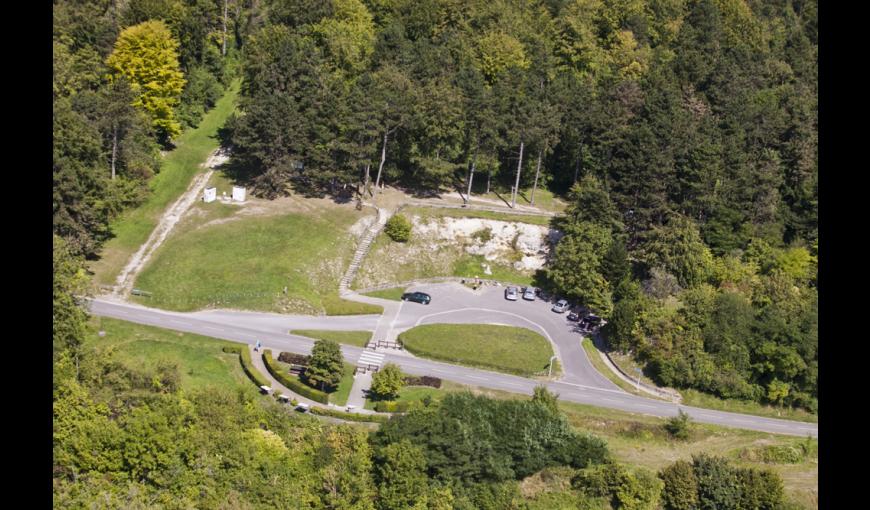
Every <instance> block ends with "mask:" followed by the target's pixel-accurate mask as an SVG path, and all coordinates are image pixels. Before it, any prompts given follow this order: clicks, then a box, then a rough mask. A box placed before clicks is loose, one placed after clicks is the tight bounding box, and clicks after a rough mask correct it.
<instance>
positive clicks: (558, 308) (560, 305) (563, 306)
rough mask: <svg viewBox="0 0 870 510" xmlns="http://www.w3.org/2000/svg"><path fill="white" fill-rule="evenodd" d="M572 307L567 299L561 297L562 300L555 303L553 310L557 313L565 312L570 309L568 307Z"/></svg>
mask: <svg viewBox="0 0 870 510" xmlns="http://www.w3.org/2000/svg"><path fill="white" fill-rule="evenodd" d="M570 307H571V305H569V304H568V300H567V299H560V300H558V301H556V304H555V305H553V308H552V310H553V311H554V312H556V313H565V312H566V311H568V308H570Z"/></svg>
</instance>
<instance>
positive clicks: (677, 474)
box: [659, 460, 698, 510]
mask: <svg viewBox="0 0 870 510" xmlns="http://www.w3.org/2000/svg"><path fill="white" fill-rule="evenodd" d="M659 478H661V479H662V481H664V483H665V487H664V491H662V504H663V505H664V507H665V508H666V509H668V510H693V509H694V508H697V507H698V479H697V478H695V471H694V470H693V469H692V464H690V463H689V462H686V461H684V460H678V461H677V462H674V463H673V464H671V465H670V466H666V467H665V468H663V469H662V470H661V471H660V472H659Z"/></svg>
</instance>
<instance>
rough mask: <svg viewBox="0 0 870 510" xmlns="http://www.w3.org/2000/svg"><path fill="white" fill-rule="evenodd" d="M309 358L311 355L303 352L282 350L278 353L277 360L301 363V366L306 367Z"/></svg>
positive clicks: (291, 363)
mask: <svg viewBox="0 0 870 510" xmlns="http://www.w3.org/2000/svg"><path fill="white" fill-rule="evenodd" d="M310 360H311V356H305V355H304V354H296V353H293V352H282V353H280V354H278V361H281V362H284V363H288V364H290V365H302V366H303V367H307V366H308V362H309V361H310Z"/></svg>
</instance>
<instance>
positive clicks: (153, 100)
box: [106, 20, 185, 142]
mask: <svg viewBox="0 0 870 510" xmlns="http://www.w3.org/2000/svg"><path fill="white" fill-rule="evenodd" d="M178 46H179V43H178V41H176V40H175V38H173V37H172V33H171V32H170V31H169V28H167V27H166V25H165V24H164V23H163V22H162V21H155V20H151V21H146V22H144V23H140V24H138V25H134V26H132V27H128V28H126V29H124V31H122V32H121V34H120V35H119V36H118V40H117V41H115V49H114V50H113V51H112V54H111V55H109V58H108V59H107V60H106V65H108V66H109V69H111V70H112V73H113V74H112V77H115V76H124V77H125V78H127V80H128V81H129V82H130V86H131V88H132V89H133V92H134V93H135V97H136V99H135V100H134V101H133V106H135V107H137V108H141V109H142V110H144V111H145V112H146V113H147V114H148V116H149V117H150V118H151V124H152V126H154V129H155V130H156V131H157V134H158V135H159V136H160V137H161V138H162V139H163V141H164V142H166V141H169V140H170V139H171V138H172V137H174V136H176V135H178V134H179V133H181V124H180V123H179V122H178V121H177V120H176V119H175V110H174V108H175V106H176V105H178V103H179V101H180V98H181V91H182V89H183V88H184V83H185V82H184V74H183V73H182V72H181V69H180V68H179V64H178Z"/></svg>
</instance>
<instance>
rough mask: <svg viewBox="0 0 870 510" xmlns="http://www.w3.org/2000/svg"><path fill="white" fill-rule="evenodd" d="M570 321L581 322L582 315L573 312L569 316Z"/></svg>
mask: <svg viewBox="0 0 870 510" xmlns="http://www.w3.org/2000/svg"><path fill="white" fill-rule="evenodd" d="M568 320H569V321H573V322H577V321H579V320H580V314H578V313H577V312H571V313H569V314H568Z"/></svg>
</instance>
